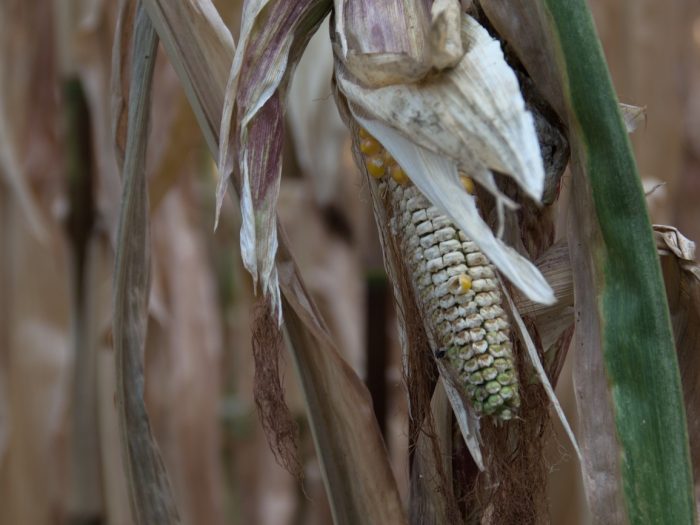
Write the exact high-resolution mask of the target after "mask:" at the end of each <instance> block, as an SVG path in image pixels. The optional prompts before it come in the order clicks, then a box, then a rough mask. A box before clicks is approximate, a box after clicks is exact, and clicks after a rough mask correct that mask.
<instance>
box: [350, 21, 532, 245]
mask: <svg viewBox="0 0 700 525" xmlns="http://www.w3.org/2000/svg"><path fill="white" fill-rule="evenodd" d="M461 37H462V42H463V45H464V47H465V49H467V52H466V53H465V54H464V56H463V57H462V60H461V61H460V62H459V63H458V64H457V66H456V67H454V68H453V69H450V70H445V71H443V72H441V73H440V74H438V75H435V76H434V77H429V78H427V79H426V80H425V81H423V82H420V83H412V84H399V85H391V86H386V87H382V88H378V89H369V88H367V87H364V86H363V85H361V84H359V83H358V82H356V81H355V80H354V78H353V77H352V76H351V75H350V73H348V71H347V70H346V69H345V68H344V67H342V66H340V65H338V67H336V78H337V81H338V86H339V88H340V90H341V91H342V92H343V94H344V95H345V96H346V97H347V99H348V100H349V102H351V103H352V104H354V105H356V106H357V107H359V108H361V109H362V112H364V113H366V114H367V115H369V116H371V117H373V118H374V119H376V120H378V121H381V122H383V123H385V124H386V125H388V126H391V127H392V128H394V129H396V130H398V131H400V132H401V133H402V134H404V135H405V136H406V137H408V138H409V139H410V140H411V141H412V142H415V143H417V144H420V145H421V146H422V147H423V148H426V149H428V150H430V151H432V152H434V153H436V154H438V155H440V156H445V157H448V158H450V159H452V160H453V161H455V162H456V163H457V165H458V167H459V168H460V169H463V170H464V171H466V172H467V173H469V174H470V175H471V176H473V177H474V178H475V179H476V180H477V181H478V182H479V183H481V184H483V185H485V186H488V184H489V181H488V177H489V176H490V173H489V172H488V170H485V169H483V166H486V167H488V168H489V169H491V170H495V171H499V172H502V173H505V174H507V175H509V176H510V177H512V178H513V179H514V180H515V181H516V182H517V183H518V184H519V185H520V186H521V187H522V188H523V190H524V191H525V192H526V193H527V194H528V195H529V196H531V197H532V198H533V199H535V200H537V201H539V200H540V199H541V196H542V191H543V188H544V167H543V164H542V157H541V154H540V148H539V143H538V141H537V134H536V132H535V127H534V121H533V118H532V115H531V114H530V113H529V112H528V111H527V110H526V109H525V102H524V101H523V97H522V95H521V93H520V88H519V85H518V81H517V78H516V76H515V73H513V71H512V70H511V68H510V67H509V66H508V64H507V63H506V61H505V59H504V57H503V52H502V50H501V47H500V43H499V42H498V41H497V40H494V39H493V38H491V36H490V35H489V34H488V32H487V31H486V30H485V29H484V28H483V27H481V25H479V23H478V22H476V20H474V19H473V18H471V17H470V16H468V15H464V17H463V18H462V33H461ZM339 63H340V61H338V64H339ZM475 240H476V239H475Z"/></svg>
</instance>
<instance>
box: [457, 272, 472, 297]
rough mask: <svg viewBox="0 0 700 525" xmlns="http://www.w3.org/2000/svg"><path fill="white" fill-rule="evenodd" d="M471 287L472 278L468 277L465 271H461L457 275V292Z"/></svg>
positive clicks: (465, 291)
mask: <svg viewBox="0 0 700 525" xmlns="http://www.w3.org/2000/svg"><path fill="white" fill-rule="evenodd" d="M471 289H472V278H471V277H469V276H468V275H467V274H466V273H463V274H461V275H460V276H459V293H462V294H464V293H467V292H468V291H469V290H471Z"/></svg>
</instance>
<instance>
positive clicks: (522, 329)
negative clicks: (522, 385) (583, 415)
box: [502, 287, 583, 461]
mask: <svg viewBox="0 0 700 525" xmlns="http://www.w3.org/2000/svg"><path fill="white" fill-rule="evenodd" d="M502 290H503V295H504V296H505V298H506V302H507V303H508V307H509V310H510V318H511V319H512V320H513V321H515V328H516V331H517V333H518V336H519V338H520V341H521V342H522V343H523V346H525V349H526V350H527V354H528V356H529V357H530V361H531V362H532V367H533V368H534V370H535V373H536V374H537V378H538V380H539V381H540V383H541V384H542V388H544V391H545V392H546V393H547V397H548V398H549V401H550V403H551V404H552V408H553V409H554V412H555V413H556V414H557V417H558V418H559V421H561V424H562V426H563V427H564V430H565V431H566V435H567V436H568V438H569V440H570V441H571V445H572V446H573V447H574V450H575V451H576V455H577V456H578V458H579V460H581V461H582V460H583V457H582V455H581V450H580V449H579V446H578V443H577V441H576V436H574V431H573V430H571V425H569V422H568V421H567V419H566V416H565V415H564V410H563V409H562V408H561V404H560V403H559V400H558V399H557V395H556V393H555V392H554V388H553V387H552V384H551V383H550V381H549V377H547V372H545V369H544V366H542V362H541V361H540V356H539V354H538V353H537V347H536V346H535V343H534V342H533V341H532V337H531V336H530V333H529V332H528V331H527V327H526V326H525V323H523V319H522V317H520V313H519V312H518V310H517V309H516V308H515V304H514V303H513V299H511V297H510V294H509V293H508V290H506V289H505V287H502Z"/></svg>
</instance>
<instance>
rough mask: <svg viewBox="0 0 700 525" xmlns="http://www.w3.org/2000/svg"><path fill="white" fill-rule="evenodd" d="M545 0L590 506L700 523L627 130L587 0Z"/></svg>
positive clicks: (647, 518) (623, 515) (599, 515)
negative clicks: (568, 193) (560, 109)
mask: <svg viewBox="0 0 700 525" xmlns="http://www.w3.org/2000/svg"><path fill="white" fill-rule="evenodd" d="M538 4H539V6H540V10H543V11H542V12H541V13H539V14H540V16H542V18H541V26H540V32H541V34H542V35H544V37H545V38H547V39H549V40H548V42H549V43H550V44H548V45H549V46H551V47H547V46H543V48H542V49H544V50H547V49H552V48H553V47H556V53H554V54H552V55H550V60H554V57H556V59H557V60H560V64H561V72H560V75H559V77H558V78H559V81H560V82H561V85H562V86H563V88H562V91H563V92H565V93H566V108H567V118H566V121H567V122H568V125H569V129H570V131H571V136H570V142H571V144H572V151H573V155H572V158H573V162H572V174H573V182H572V184H573V194H574V195H575V198H574V199H572V201H573V205H572V210H571V211H572V216H571V220H570V224H571V231H570V232H569V233H570V237H569V246H570V250H571V255H572V265H573V269H574V284H575V292H576V305H575V308H576V322H577V327H576V353H577V355H576V359H577V363H576V368H575V370H574V374H575V384H576V394H577V397H578V402H579V414H580V429H581V432H580V435H579V439H580V442H581V445H582V450H583V452H584V462H583V472H584V481H585V487H586V490H587V496H588V499H589V504H590V507H591V511H592V513H593V516H594V520H598V521H602V522H605V523H620V522H625V521H626V520H629V522H631V523H693V522H694V520H695V505H694V498H693V484H692V475H691V462H690V454H689V448H688V434H687V428H686V418H685V413H684V410H683V398H682V390H681V381H680V373H679V370H678V363H677V359H676V352H675V347H674V341H673V334H672V331H671V323H670V318H669V313H668V306H667V304H666V300H665V294H664V290H663V281H662V278H661V271H660V267H659V262H658V257H657V254H656V250H655V247H654V243H653V238H652V235H651V227H650V224H649V218H648V215H647V211H646V206H645V200H644V193H643V191H642V187H641V183H640V181H639V177H638V175H637V169H636V166H635V162H634V158H633V155H632V151H631V147H630V144H629V139H628V137H627V132H626V129H625V126H624V122H623V120H622V118H621V115H620V113H619V108H618V104H617V100H616V97H615V93H614V90H613V87H612V83H611V81H610V77H609V74H608V72H607V68H606V66H605V61H604V57H603V53H602V50H601V47H600V43H599V41H598V38H597V36H596V34H595V28H594V26H593V21H592V18H591V15H590V13H589V11H588V7H587V5H586V3H585V1H583V0H569V1H567V2H561V1H558V0H541V1H540V2H539V3H538ZM528 8H530V9H531V6H528ZM522 10H523V11H524V10H526V8H525V7H523V8H522ZM544 10H546V14H544ZM538 12H539V10H538ZM514 16H516V14H515V13H514ZM540 52H541V50H540ZM523 62H525V60H524V59H523Z"/></svg>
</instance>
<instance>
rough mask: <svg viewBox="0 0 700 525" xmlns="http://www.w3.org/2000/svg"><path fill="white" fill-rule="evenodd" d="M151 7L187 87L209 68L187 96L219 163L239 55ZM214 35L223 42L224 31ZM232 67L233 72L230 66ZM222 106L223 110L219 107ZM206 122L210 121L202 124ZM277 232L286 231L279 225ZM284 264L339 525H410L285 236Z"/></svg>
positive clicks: (175, 11) (358, 386)
mask: <svg viewBox="0 0 700 525" xmlns="http://www.w3.org/2000/svg"><path fill="white" fill-rule="evenodd" d="M205 3H206V4H207V5H209V6H210V5H211V4H210V2H203V1H200V2H198V5H201V4H205ZM145 4H146V7H147V8H148V9H149V14H150V13H151V11H152V10H158V12H157V14H158V16H159V17H161V21H162V26H163V27H162V28H160V25H159V24H155V25H156V29H157V30H158V31H159V34H160V35H163V36H162V38H163V40H164V41H163V44H164V47H165V49H166V52H167V54H168V57H169V58H170V60H171V61H172V62H173V63H174V64H175V69H176V71H177V72H178V75H180V78H181V81H182V82H183V84H185V85H188V84H190V85H191V84H193V82H195V80H196V79H193V78H192V77H193V76H195V75H197V72H198V71H199V68H200V67H203V68H205V69H207V72H206V74H205V75H204V78H205V79H208V80H207V82H208V84H209V86H210V88H211V91H212V92H213V94H212V95H211V96H206V97H204V93H203V92H202V91H194V90H186V93H187V96H188V98H189V101H190V104H191V105H192V107H193V108H194V110H195V114H196V115H197V116H198V121H199V124H200V127H201V128H202V132H203V133H204V134H205V136H206V135H207V134H209V133H211V134H212V137H213V140H211V141H209V140H208V141H207V143H208V144H209V145H210V148H211V154H212V156H213V157H214V158H218V157H219V151H218V143H219V141H218V132H219V128H218V127H216V126H215V127H210V126H209V123H210V122H215V121H216V122H218V121H219V120H220V116H221V114H222V110H223V100H224V89H225V88H226V81H225V79H226V78H227V75H228V73H229V69H230V64H231V60H232V58H233V57H232V50H231V49H229V48H227V44H226V39H220V38H218V39H217V38H212V40H211V41H208V44H207V45H210V46H212V49H211V50H210V51H211V53H209V54H208V53H204V50H203V49H201V48H200V47H198V45H197V44H192V47H193V49H191V50H190V52H189V53H186V54H184V53H182V52H181V51H180V49H179V45H178V40H177V38H176V35H177V34H179V33H182V34H189V33H197V34H199V37H198V38H196V39H194V42H197V41H199V40H201V39H202V38H206V35H207V34H209V31H208V29H209V24H211V23H212V21H211V20H209V19H207V18H205V17H204V18H203V17H196V16H194V17H193V16H187V15H189V14H190V13H188V11H187V9H186V7H185V6H184V5H183V4H181V3H172V4H170V3H168V6H167V7H168V8H169V9H168V10H165V9H160V7H159V5H156V4H155V3H154V2H153V0H145ZM212 9H213V8H212ZM152 16H153V15H152ZM212 34H213V35H216V31H213V32H212ZM227 52H231V55H229V58H228V60H226V59H225V58H222V59H221V60H211V61H202V62H196V60H197V57H204V58H206V56H208V55H210V56H214V57H225V55H226V53H227ZM193 61H194V62H196V63H193ZM226 61H228V65H225V64H224V62H226ZM221 78H223V79H224V80H223V81H221V82H220V83H218V81H217V82H215V81H214V80H211V79H221ZM219 103H220V104H221V105H219V106H217V104H219ZM200 115H202V116H205V117H206V118H200ZM232 175H233V182H234V184H233V186H234V188H235V189H238V188H240V187H241V181H240V178H239V175H240V174H239V173H238V171H237V170H234V171H233V172H232ZM277 226H278V228H281V226H280V224H279V223H278V225H277ZM277 261H278V266H280V267H282V268H283V270H284V271H282V272H281V275H280V280H279V283H280V290H281V292H282V297H283V298H284V299H285V300H287V301H288V302H285V303H283V309H284V311H285V318H286V325H285V326H286V328H287V332H288V333H289V336H290V337H289V339H290V341H291V343H292V344H291V346H290V351H291V352H292V355H293V357H294V360H295V363H297V367H298V370H299V374H300V377H301V383H302V388H303V389H304V393H305V398H306V400H307V408H308V411H309V421H310V425H311V427H312V432H313V434H314V436H315V438H314V439H315V440H316V449H317V453H318V455H319V457H320V458H321V471H322V474H323V478H324V484H325V487H326V493H327V495H328V499H329V501H330V504H331V507H332V508H333V509H334V510H333V513H334V516H335V517H336V519H337V520H338V521H337V523H349V524H352V523H357V522H358V521H357V517H358V516H359V517H360V522H362V521H367V522H372V521H374V522H375V523H389V524H393V523H405V516H404V512H403V509H402V506H401V502H400V499H399V494H398V489H397V486H396V481H395V479H394V478H393V476H392V474H391V468H390V466H389V462H388V458H387V455H386V449H385V447H384V443H383V441H382V438H381V434H380V432H379V427H378V425H377V422H376V419H375V418H374V414H373V411H372V402H371V399H369V396H368V394H367V390H366V388H365V386H364V385H363V383H362V382H361V381H360V380H359V378H358V377H357V376H356V375H355V374H354V372H352V370H351V369H350V368H349V367H348V365H347V364H346V363H345V361H343V359H342V357H341V356H340V354H339V353H338V352H337V350H336V349H335V347H334V345H333V343H332V341H331V339H330V337H329V335H328V330H327V327H326V326H325V323H324V321H323V319H322V318H321V316H320V314H319V313H318V310H317V308H316V306H315V304H314V301H313V299H312V298H311V296H310V295H309V294H308V292H307V290H306V288H305V286H304V285H303V282H302V281H301V278H300V276H299V271H298V269H297V267H296V264H295V263H294V261H293V260H292V258H291V256H290V254H289V250H288V249H287V241H286V239H285V236H284V235H283V234H282V232H281V233H280V236H279V250H278V254H277ZM297 312H298V313H297Z"/></svg>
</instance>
